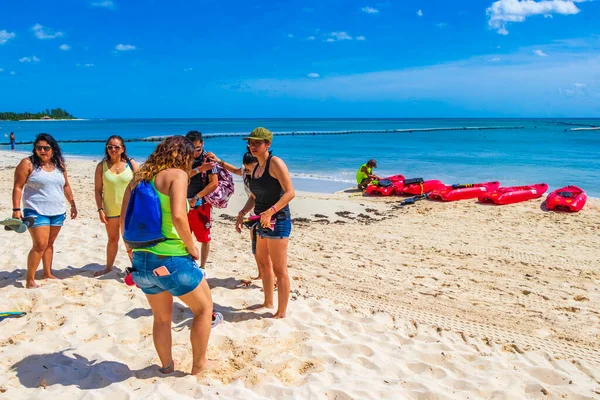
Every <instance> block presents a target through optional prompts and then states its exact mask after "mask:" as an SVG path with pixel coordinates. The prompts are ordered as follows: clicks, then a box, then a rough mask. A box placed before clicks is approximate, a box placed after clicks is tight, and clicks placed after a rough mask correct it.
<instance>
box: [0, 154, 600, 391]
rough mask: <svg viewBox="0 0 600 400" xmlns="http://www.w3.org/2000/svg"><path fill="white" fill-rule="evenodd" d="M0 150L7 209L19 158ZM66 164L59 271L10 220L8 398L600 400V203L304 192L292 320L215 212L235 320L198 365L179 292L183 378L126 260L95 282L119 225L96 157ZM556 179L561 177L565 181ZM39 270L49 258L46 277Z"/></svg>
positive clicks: (4, 366)
mask: <svg viewBox="0 0 600 400" xmlns="http://www.w3.org/2000/svg"><path fill="white" fill-rule="evenodd" d="M23 157H24V154H18V153H11V152H8V151H0V216H1V218H2V219H4V218H6V217H10V215H11V212H10V209H11V208H12V205H11V190H12V180H13V172H14V167H15V166H16V165H17V163H18V161H19V160H20V159H21V158H23ZM67 162H68V165H67V167H68V171H69V175H70V181H71V185H72V186H73V191H74V195H75V200H76V202H77V204H78V208H79V212H80V215H79V217H78V218H77V219H76V220H72V221H71V220H69V221H67V222H66V223H65V226H64V228H63V229H62V231H61V234H60V236H59V237H58V240H57V242H56V244H55V250H56V253H55V259H54V271H55V274H56V275H57V276H58V277H59V278H61V279H60V280H57V281H40V282H39V283H40V286H41V287H40V288H39V289H35V290H26V289H24V284H25V281H24V278H25V270H26V255H27V252H28V251H29V249H30V247H31V239H30V237H29V235H28V234H27V233H25V234H16V233H14V232H5V231H4V230H1V231H0V235H1V236H2V243H3V244H4V245H3V254H2V256H1V257H0V290H1V293H2V296H1V297H0V311H9V310H19V311H26V312H27V315H26V316H25V317H23V318H19V319H16V318H13V319H5V320H3V321H0V371H2V373H0V398H9V399H29V398H32V399H33V398H60V399H79V398H85V399H109V398H110V399H129V398H152V399H154V398H173V399H175V398H176V399H191V398H200V397H202V398H206V399H238V398H244V399H467V398H469V399H492V398H493V399H525V398H527V399H594V398H596V399H597V398H600V257H599V256H598V254H600V200H598V199H590V200H588V204H587V205H586V207H585V208H584V209H583V210H582V211H581V212H580V213H577V214H567V213H555V212H547V211H544V210H543V209H542V207H541V203H542V200H543V198H542V199H538V200H534V201H530V202H526V203H520V204H516V205H509V206H488V205H481V204H478V203H477V202H476V201H462V202H456V203H434V202H427V201H421V202H417V203H416V204H415V205H412V206H408V207H405V208H398V207H397V206H398V204H399V199H400V198H398V197H394V198H365V197H362V196H359V195H357V194H356V193H353V192H340V193H336V194H332V195H327V194H317V193H297V197H296V199H294V201H293V202H292V204H291V207H292V214H293V217H294V218H296V221H295V225H294V228H293V232H292V235H293V237H292V240H291V242H290V252H289V268H290V275H291V277H292V301H291V302H290V306H289V308H288V318H287V319H285V320H272V319H269V318H264V317H265V316H267V315H268V313H267V312H266V311H265V312H258V311H249V310H247V308H248V306H251V305H253V304H257V303H259V302H261V301H262V293H261V291H260V282H256V284H255V285H252V286H251V287H249V288H243V289H237V288H235V285H236V283H237V282H238V281H239V279H240V278H244V279H247V278H248V277H250V276H251V275H255V273H256V267H255V265H254V260H253V258H252V255H251V253H250V242H249V237H248V234H247V232H244V233H243V234H242V235H239V234H237V232H235V229H234V225H233V222H232V221H231V218H232V216H233V215H235V214H236V213H237V211H238V210H239V209H240V208H241V204H242V202H243V201H244V200H245V193H244V190H243V189H242V188H241V187H238V188H237V193H236V197H235V198H234V199H233V200H232V201H230V205H229V207H228V208H227V209H225V210H215V211H214V214H213V216H214V217H215V218H214V224H213V231H212V235H213V242H212V243H213V245H212V249H211V255H210V257H209V263H208V266H207V270H208V282H209V284H210V286H211V287H212V295H213V300H214V302H215V308H216V310H217V311H220V312H222V313H223V315H224V317H225V321H226V322H225V323H223V324H221V325H219V326H218V327H217V328H215V329H213V331H212V335H211V338H210V343H209V358H211V359H215V360H217V362H216V366H215V367H214V368H213V369H212V370H209V371H207V372H206V373H205V374H204V375H203V376H201V377H195V376H189V375H186V374H185V372H188V371H189V370H190V367H191V360H192V358H191V348H190V344H189V326H190V323H191V318H192V313H191V312H190V311H189V310H188V309H187V308H186V307H184V306H182V305H181V304H180V303H176V305H175V312H174V321H173V343H174V357H175V360H176V362H177V365H176V368H177V370H178V372H177V373H174V374H172V375H169V376H167V377H162V376H160V374H159V372H158V366H157V362H158V358H157V356H156V352H155V350H154V346H153V345H152V337H151V331H152V317H151V313H150V310H149V306H148V303H147V301H146V299H145V297H144V295H143V293H142V292H141V291H140V290H139V289H137V288H135V287H133V288H131V287H128V286H126V285H125V284H124V283H123V279H122V274H121V273H120V272H122V271H123V270H124V268H125V267H127V266H128V265H129V261H128V258H127V255H126V253H125V251H124V250H123V251H121V252H120V253H119V255H118V258H117V267H118V271H113V272H111V273H110V274H108V275H106V276H104V277H101V278H94V277H93V272H94V271H97V270H100V269H101V268H102V267H103V263H104V258H105V256H104V247H105V244H106V235H105V231H104V227H103V226H102V225H101V223H100V222H99V221H98V219H97V214H96V206H95V203H94V200H93V172H94V167H95V165H96V163H94V162H91V161H84V160H81V159H72V160H71V161H69V159H67ZM552 189H554V188H552ZM39 276H41V266H40V271H39Z"/></svg>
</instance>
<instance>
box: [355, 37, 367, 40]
mask: <svg viewBox="0 0 600 400" xmlns="http://www.w3.org/2000/svg"><path fill="white" fill-rule="evenodd" d="M356 40H367V38H366V37H364V36H357V37H356Z"/></svg>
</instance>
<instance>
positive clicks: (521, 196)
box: [479, 183, 548, 204]
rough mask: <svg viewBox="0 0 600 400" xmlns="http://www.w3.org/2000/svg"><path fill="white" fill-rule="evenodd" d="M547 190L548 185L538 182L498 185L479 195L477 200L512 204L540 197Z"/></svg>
mask: <svg viewBox="0 0 600 400" xmlns="http://www.w3.org/2000/svg"><path fill="white" fill-rule="evenodd" d="M546 190H548V185H547V184H545V183H538V184H535V185H526V186H510V187H500V188H498V189H496V190H494V191H493V192H486V193H483V194H480V195H479V201H480V202H482V203H494V204H513V203H520V202H522V201H527V200H532V199H537V198H539V197H542V195H543V194H544V193H546Z"/></svg>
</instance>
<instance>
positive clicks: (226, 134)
mask: <svg viewBox="0 0 600 400" xmlns="http://www.w3.org/2000/svg"><path fill="white" fill-rule="evenodd" d="M499 129H501V130H506V129H525V127H524V126H464V127H445V128H444V127H439V128H406V129H379V130H378V129H369V130H343V131H314V132H311V131H292V132H273V135H275V136H323V135H355V134H370V133H373V134H377V133H413V132H438V131H486V130H499ZM247 135H248V132H223V133H205V134H203V135H202V136H203V137H204V138H205V139H208V138H222V137H244V136H247ZM169 136H172V135H160V136H149V137H144V138H133V139H131V138H130V139H124V140H125V142H128V143H131V142H160V141H162V140H163V139H165V138H167V137H169ZM105 141H106V140H105V139H68V140H58V139H57V142H59V143H104V142H105ZM32 143H33V141H22V142H16V144H32ZM9 144H10V143H8V142H5V143H0V145H3V146H7V145H9Z"/></svg>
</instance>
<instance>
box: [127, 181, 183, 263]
mask: <svg viewBox="0 0 600 400" xmlns="http://www.w3.org/2000/svg"><path fill="white" fill-rule="evenodd" d="M151 184H152V187H153V188H154V191H155V192H156V194H157V195H158V200H159V201H160V211H161V213H162V225H161V231H162V235H163V236H164V237H166V238H167V240H165V241H164V242H160V243H159V244H157V245H155V246H152V247H147V248H143V249H133V251H147V252H149V253H153V254H156V255H159V256H171V257H179V256H187V255H189V253H188V251H187V248H186V247H185V244H184V243H183V240H181V238H180V237H179V234H178V233H177V229H175V226H174V225H173V217H172V215H171V198H170V197H169V196H167V195H166V194H162V193H161V192H159V191H158V189H157V188H156V186H155V185H154V179H152V182H151ZM186 210H189V205H188V203H187V201H186Z"/></svg>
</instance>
